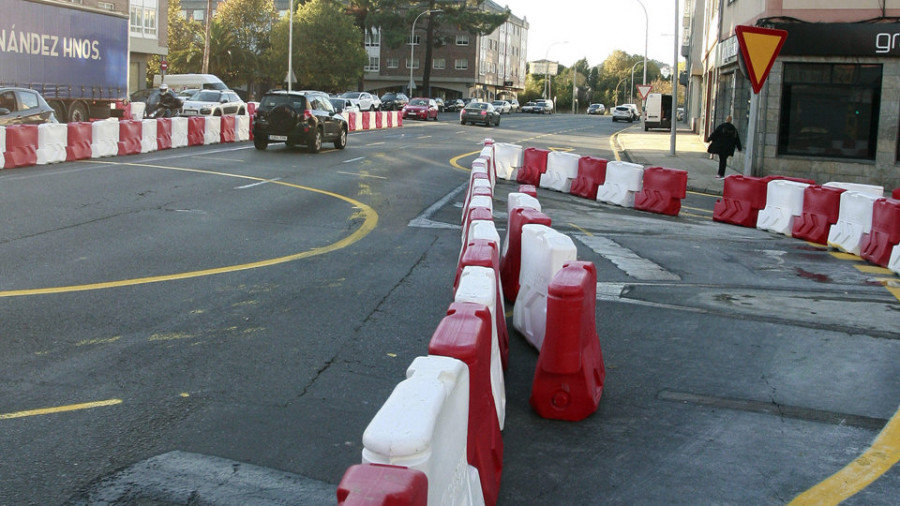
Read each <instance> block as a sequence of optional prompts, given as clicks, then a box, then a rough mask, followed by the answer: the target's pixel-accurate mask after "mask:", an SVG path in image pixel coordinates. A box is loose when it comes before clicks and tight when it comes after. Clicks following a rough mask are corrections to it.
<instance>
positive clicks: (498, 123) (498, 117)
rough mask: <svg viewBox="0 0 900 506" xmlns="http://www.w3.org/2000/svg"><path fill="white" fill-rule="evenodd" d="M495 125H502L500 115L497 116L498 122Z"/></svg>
mask: <svg viewBox="0 0 900 506" xmlns="http://www.w3.org/2000/svg"><path fill="white" fill-rule="evenodd" d="M494 126H500V116H497V122H496V123H494Z"/></svg>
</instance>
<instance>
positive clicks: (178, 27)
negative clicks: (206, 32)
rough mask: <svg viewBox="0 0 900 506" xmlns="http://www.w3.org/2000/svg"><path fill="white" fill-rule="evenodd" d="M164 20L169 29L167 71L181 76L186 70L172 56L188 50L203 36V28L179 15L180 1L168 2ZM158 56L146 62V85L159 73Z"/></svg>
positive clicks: (171, 0)
mask: <svg viewBox="0 0 900 506" xmlns="http://www.w3.org/2000/svg"><path fill="white" fill-rule="evenodd" d="M166 20H167V23H168V28H169V35H168V44H169V57H168V60H169V62H168V63H169V69H168V70H167V71H166V72H168V73H170V74H183V73H185V72H187V70H185V69H183V68H181V67H180V66H179V62H177V61H176V60H175V59H173V58H172V57H173V55H174V54H175V53H177V52H179V51H184V50H186V49H189V48H190V47H191V45H192V44H194V43H195V41H196V40H197V37H202V36H203V26H202V25H201V24H200V23H198V22H196V21H194V20H193V19H185V17H184V16H183V15H182V14H181V0H170V1H169V10H168V12H166ZM160 60H161V58H160V57H159V56H153V57H151V58H150V60H149V61H148V62H147V83H148V85H149V84H150V83H152V82H153V76H154V75H157V74H159V73H160V69H159V62H160Z"/></svg>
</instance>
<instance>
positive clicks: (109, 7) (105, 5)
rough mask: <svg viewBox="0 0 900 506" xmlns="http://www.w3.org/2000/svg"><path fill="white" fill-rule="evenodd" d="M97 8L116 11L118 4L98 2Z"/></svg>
mask: <svg viewBox="0 0 900 506" xmlns="http://www.w3.org/2000/svg"><path fill="white" fill-rule="evenodd" d="M97 8H98V9H103V10H105V11H114V10H116V5H115V4H111V3H109V2H97Z"/></svg>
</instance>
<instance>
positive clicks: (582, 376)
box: [530, 261, 606, 422]
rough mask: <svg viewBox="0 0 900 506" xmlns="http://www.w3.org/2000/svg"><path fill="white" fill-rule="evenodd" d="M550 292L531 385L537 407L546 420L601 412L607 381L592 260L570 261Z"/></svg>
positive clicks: (570, 419)
mask: <svg viewBox="0 0 900 506" xmlns="http://www.w3.org/2000/svg"><path fill="white" fill-rule="evenodd" d="M547 294H548V295H547V335H546V336H545V338H544V343H543V345H542V346H541V353H540V355H539V356H538V363H537V368H536V369H535V371H534V380H533V381H532V384H531V399H530V403H531V407H532V408H534V410H535V411H536V412H537V413H538V414H539V415H540V416H542V417H544V418H551V419H554V420H568V421H572V422H575V421H578V420H583V419H584V418H587V417H588V416H590V415H591V414H592V413H593V412H594V411H597V408H598V407H599V405H600V397H601V396H602V395H603V382H604V381H605V380H606V368H605V367H604V365H603V352H602V351H601V349H600V339H599V337H598V336H597V325H596V323H595V317H596V310H595V306H596V303H597V268H596V267H595V266H594V264H593V263H591V262H582V261H575V262H569V263H566V264H565V265H563V267H562V269H560V271H559V272H557V273H556V275H555V276H553V279H552V280H551V281H550V286H549V287H548V289H547Z"/></svg>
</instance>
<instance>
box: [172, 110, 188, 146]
mask: <svg viewBox="0 0 900 506" xmlns="http://www.w3.org/2000/svg"><path fill="white" fill-rule="evenodd" d="M171 120H172V147H173V148H183V147H186V146H187V145H188V129H189V127H190V122H189V121H188V119H187V118H182V117H177V118H171Z"/></svg>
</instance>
